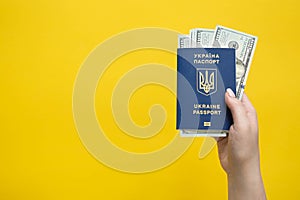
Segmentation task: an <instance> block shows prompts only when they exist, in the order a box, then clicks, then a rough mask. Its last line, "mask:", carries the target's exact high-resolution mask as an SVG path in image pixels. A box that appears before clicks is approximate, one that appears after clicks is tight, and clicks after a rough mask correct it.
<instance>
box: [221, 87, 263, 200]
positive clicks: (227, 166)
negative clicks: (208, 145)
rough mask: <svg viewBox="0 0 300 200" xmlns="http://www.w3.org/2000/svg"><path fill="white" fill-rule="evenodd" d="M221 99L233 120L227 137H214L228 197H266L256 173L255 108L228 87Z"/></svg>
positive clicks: (256, 132) (258, 173) (258, 159)
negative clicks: (237, 96)
mask: <svg viewBox="0 0 300 200" xmlns="http://www.w3.org/2000/svg"><path fill="white" fill-rule="evenodd" d="M225 102H226V104H227V106H228V108H229V109H230V110H231V113H232V116H233V121H234V123H233V125H232V126H231V127H230V130H229V134H228V136H227V137H225V138H221V139H219V140H218V152H219V159H220V163H221V165H222V167H223V169H224V171H225V172H226V174H227V181H228V199H229V200H236V199H243V200H248V199H251V200H253V199H255V200H256V199H266V193H265V189H264V185H263V180H262V177H261V172H260V158H259V146H258V123H257V115H256V111H255V109H254V107H253V106H252V104H251V103H250V101H249V99H248V97H247V96H246V95H245V94H244V95H243V98H242V100H241V101H239V100H238V99H237V98H235V95H234V93H233V92H232V90H230V89H227V91H226V93H225Z"/></svg>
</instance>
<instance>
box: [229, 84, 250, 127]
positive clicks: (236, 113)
mask: <svg viewBox="0 0 300 200" xmlns="http://www.w3.org/2000/svg"><path fill="white" fill-rule="evenodd" d="M225 102H226V104H227V106H228V108H229V109H230V111H231V114H232V118H233V123H234V124H235V125H237V124H242V123H243V121H245V120H246V119H245V117H246V111H245V108H244V105H243V104H242V102H241V101H240V100H238V99H237V98H235V94H234V93H233V91H232V90H231V89H230V88H227V89H226V93H225Z"/></svg>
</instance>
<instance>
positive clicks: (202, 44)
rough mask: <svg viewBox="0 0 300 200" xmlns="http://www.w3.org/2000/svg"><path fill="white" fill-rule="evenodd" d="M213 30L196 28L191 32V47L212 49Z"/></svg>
mask: <svg viewBox="0 0 300 200" xmlns="http://www.w3.org/2000/svg"><path fill="white" fill-rule="evenodd" d="M213 35H214V30H213V29H205V28H194V29H191V30H190V47H192V48H206V47H212V41H213V40H212V39H213Z"/></svg>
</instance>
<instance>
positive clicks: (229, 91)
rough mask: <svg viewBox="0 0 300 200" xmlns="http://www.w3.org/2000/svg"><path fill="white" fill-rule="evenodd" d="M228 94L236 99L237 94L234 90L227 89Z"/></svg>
mask: <svg viewBox="0 0 300 200" xmlns="http://www.w3.org/2000/svg"><path fill="white" fill-rule="evenodd" d="M226 92H227V93H228V95H229V96H230V97H232V98H235V94H234V93H233V91H232V89H230V88H227V89H226Z"/></svg>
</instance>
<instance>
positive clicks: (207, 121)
mask: <svg viewBox="0 0 300 200" xmlns="http://www.w3.org/2000/svg"><path fill="white" fill-rule="evenodd" d="M227 88H231V89H232V90H233V92H234V93H236V77H235V49H231V48H184V49H178V50H177V120H176V128H177V129H180V130H185V131H196V133H201V132H203V133H226V132H228V130H229V128H230V126H231V125H232V123H233V120H232V115H231V112H230V110H229V109H228V108H227V106H226V104H225V98H224V95H225V91H226V89H227ZM194 133H195V132H194Z"/></svg>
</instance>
